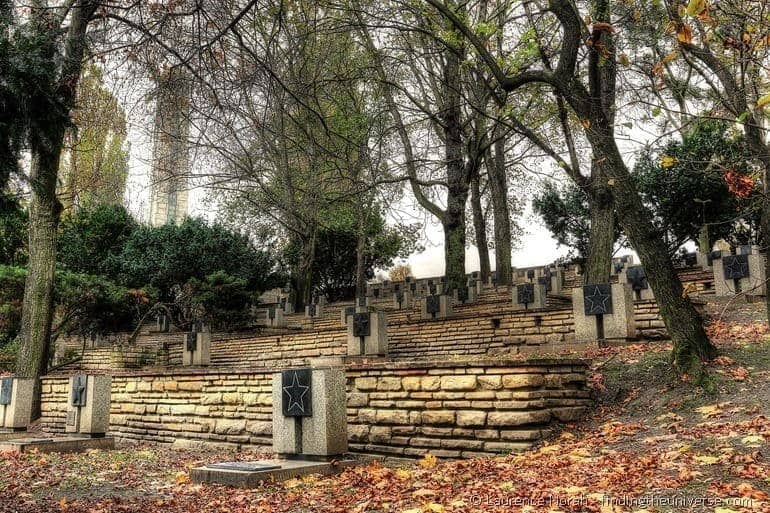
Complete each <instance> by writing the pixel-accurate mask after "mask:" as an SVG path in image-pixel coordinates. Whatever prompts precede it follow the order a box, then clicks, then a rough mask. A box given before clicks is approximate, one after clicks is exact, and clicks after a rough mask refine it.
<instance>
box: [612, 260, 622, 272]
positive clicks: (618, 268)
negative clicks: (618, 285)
mask: <svg viewBox="0 0 770 513" xmlns="http://www.w3.org/2000/svg"><path fill="white" fill-rule="evenodd" d="M623 265H624V262H622V261H619V262H615V267H614V269H613V271H614V274H620V273H621V272H622V271H623Z"/></svg>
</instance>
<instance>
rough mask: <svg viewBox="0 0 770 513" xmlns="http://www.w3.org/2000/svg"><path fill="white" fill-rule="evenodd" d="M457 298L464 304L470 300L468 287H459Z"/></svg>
mask: <svg viewBox="0 0 770 513" xmlns="http://www.w3.org/2000/svg"><path fill="white" fill-rule="evenodd" d="M457 300H458V301H459V302H460V303H463V304H465V303H466V302H467V301H468V289H467V288H466V287H460V288H459V289H457Z"/></svg>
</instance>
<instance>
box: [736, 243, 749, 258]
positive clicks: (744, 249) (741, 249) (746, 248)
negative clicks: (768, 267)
mask: <svg viewBox="0 0 770 513" xmlns="http://www.w3.org/2000/svg"><path fill="white" fill-rule="evenodd" d="M738 254H739V255H750V254H751V244H744V245H742V246H738Z"/></svg>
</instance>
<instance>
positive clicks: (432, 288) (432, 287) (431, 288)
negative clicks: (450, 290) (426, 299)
mask: <svg viewBox="0 0 770 513" xmlns="http://www.w3.org/2000/svg"><path fill="white" fill-rule="evenodd" d="M436 292H437V290H436V285H434V284H433V283H428V293H429V294H430V295H431V296H435V295H436Z"/></svg>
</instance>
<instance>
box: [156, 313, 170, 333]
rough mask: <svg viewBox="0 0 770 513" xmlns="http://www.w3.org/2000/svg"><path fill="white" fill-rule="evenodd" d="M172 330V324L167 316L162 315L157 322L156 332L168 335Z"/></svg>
mask: <svg viewBox="0 0 770 513" xmlns="http://www.w3.org/2000/svg"><path fill="white" fill-rule="evenodd" d="M170 329H171V322H170V320H169V318H168V315H166V314H160V315H159V316H158V317H157V320H156V331H158V332H160V333H168V332H169V330H170Z"/></svg>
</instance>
